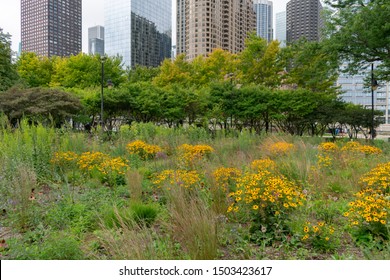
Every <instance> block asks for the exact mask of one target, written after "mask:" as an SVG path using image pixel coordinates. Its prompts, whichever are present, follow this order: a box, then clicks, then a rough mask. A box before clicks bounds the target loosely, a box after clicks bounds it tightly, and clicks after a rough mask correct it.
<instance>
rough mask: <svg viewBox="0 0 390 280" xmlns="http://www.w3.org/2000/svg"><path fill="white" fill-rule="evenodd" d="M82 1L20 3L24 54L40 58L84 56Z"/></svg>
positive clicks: (26, 0)
mask: <svg viewBox="0 0 390 280" xmlns="http://www.w3.org/2000/svg"><path fill="white" fill-rule="evenodd" d="M81 8H82V6H81V0H21V31H22V32H21V33H22V34H21V35H22V38H21V39H22V51H23V52H35V53H36V54H37V55H39V56H47V57H51V56H61V57H64V56H70V55H76V54H78V53H79V52H81V32H82V31H81V29H82V27H81V23H82V19H81V14H82V11H81Z"/></svg>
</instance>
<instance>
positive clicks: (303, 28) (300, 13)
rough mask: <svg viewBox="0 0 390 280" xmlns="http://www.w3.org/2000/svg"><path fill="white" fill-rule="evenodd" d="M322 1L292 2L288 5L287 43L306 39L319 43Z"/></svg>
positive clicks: (298, 0) (292, 0)
mask: <svg viewBox="0 0 390 280" xmlns="http://www.w3.org/2000/svg"><path fill="white" fill-rule="evenodd" d="M321 11H322V5H321V2H320V0H290V2H288V3H287V31H286V33H287V42H292V41H296V40H298V39H300V38H306V39H307V40H309V41H319V40H320V32H321V28H322V19H321Z"/></svg>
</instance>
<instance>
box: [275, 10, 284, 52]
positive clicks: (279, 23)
mask: <svg viewBox="0 0 390 280" xmlns="http://www.w3.org/2000/svg"><path fill="white" fill-rule="evenodd" d="M275 39H276V40H278V41H279V42H280V46H281V47H285V46H286V11H284V12H280V13H276V15H275Z"/></svg>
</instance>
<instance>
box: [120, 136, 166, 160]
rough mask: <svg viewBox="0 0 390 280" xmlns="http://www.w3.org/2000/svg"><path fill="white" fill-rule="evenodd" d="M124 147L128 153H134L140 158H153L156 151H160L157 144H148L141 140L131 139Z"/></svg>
mask: <svg viewBox="0 0 390 280" xmlns="http://www.w3.org/2000/svg"><path fill="white" fill-rule="evenodd" d="M126 149H127V151H128V152H129V153H130V154H136V155H138V156H139V157H140V158H141V159H143V160H146V159H153V158H155V156H156V154H157V153H160V152H162V149H161V148H160V147H159V146H157V145H150V144H147V143H145V142H144V141H141V140H136V141H133V142H131V143H129V144H127V145H126Z"/></svg>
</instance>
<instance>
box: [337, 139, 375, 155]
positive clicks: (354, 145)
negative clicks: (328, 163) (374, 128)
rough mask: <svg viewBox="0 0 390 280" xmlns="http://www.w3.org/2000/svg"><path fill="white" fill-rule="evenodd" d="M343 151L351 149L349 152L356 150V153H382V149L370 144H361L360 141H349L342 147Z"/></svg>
mask: <svg viewBox="0 0 390 280" xmlns="http://www.w3.org/2000/svg"><path fill="white" fill-rule="evenodd" d="M341 151H343V152H345V151H349V152H355V153H362V154H366V155H378V154H381V153H382V150H381V149H379V148H377V147H374V146H369V145H361V144H360V143H358V142H348V143H347V144H345V145H344V147H342V148H341Z"/></svg>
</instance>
